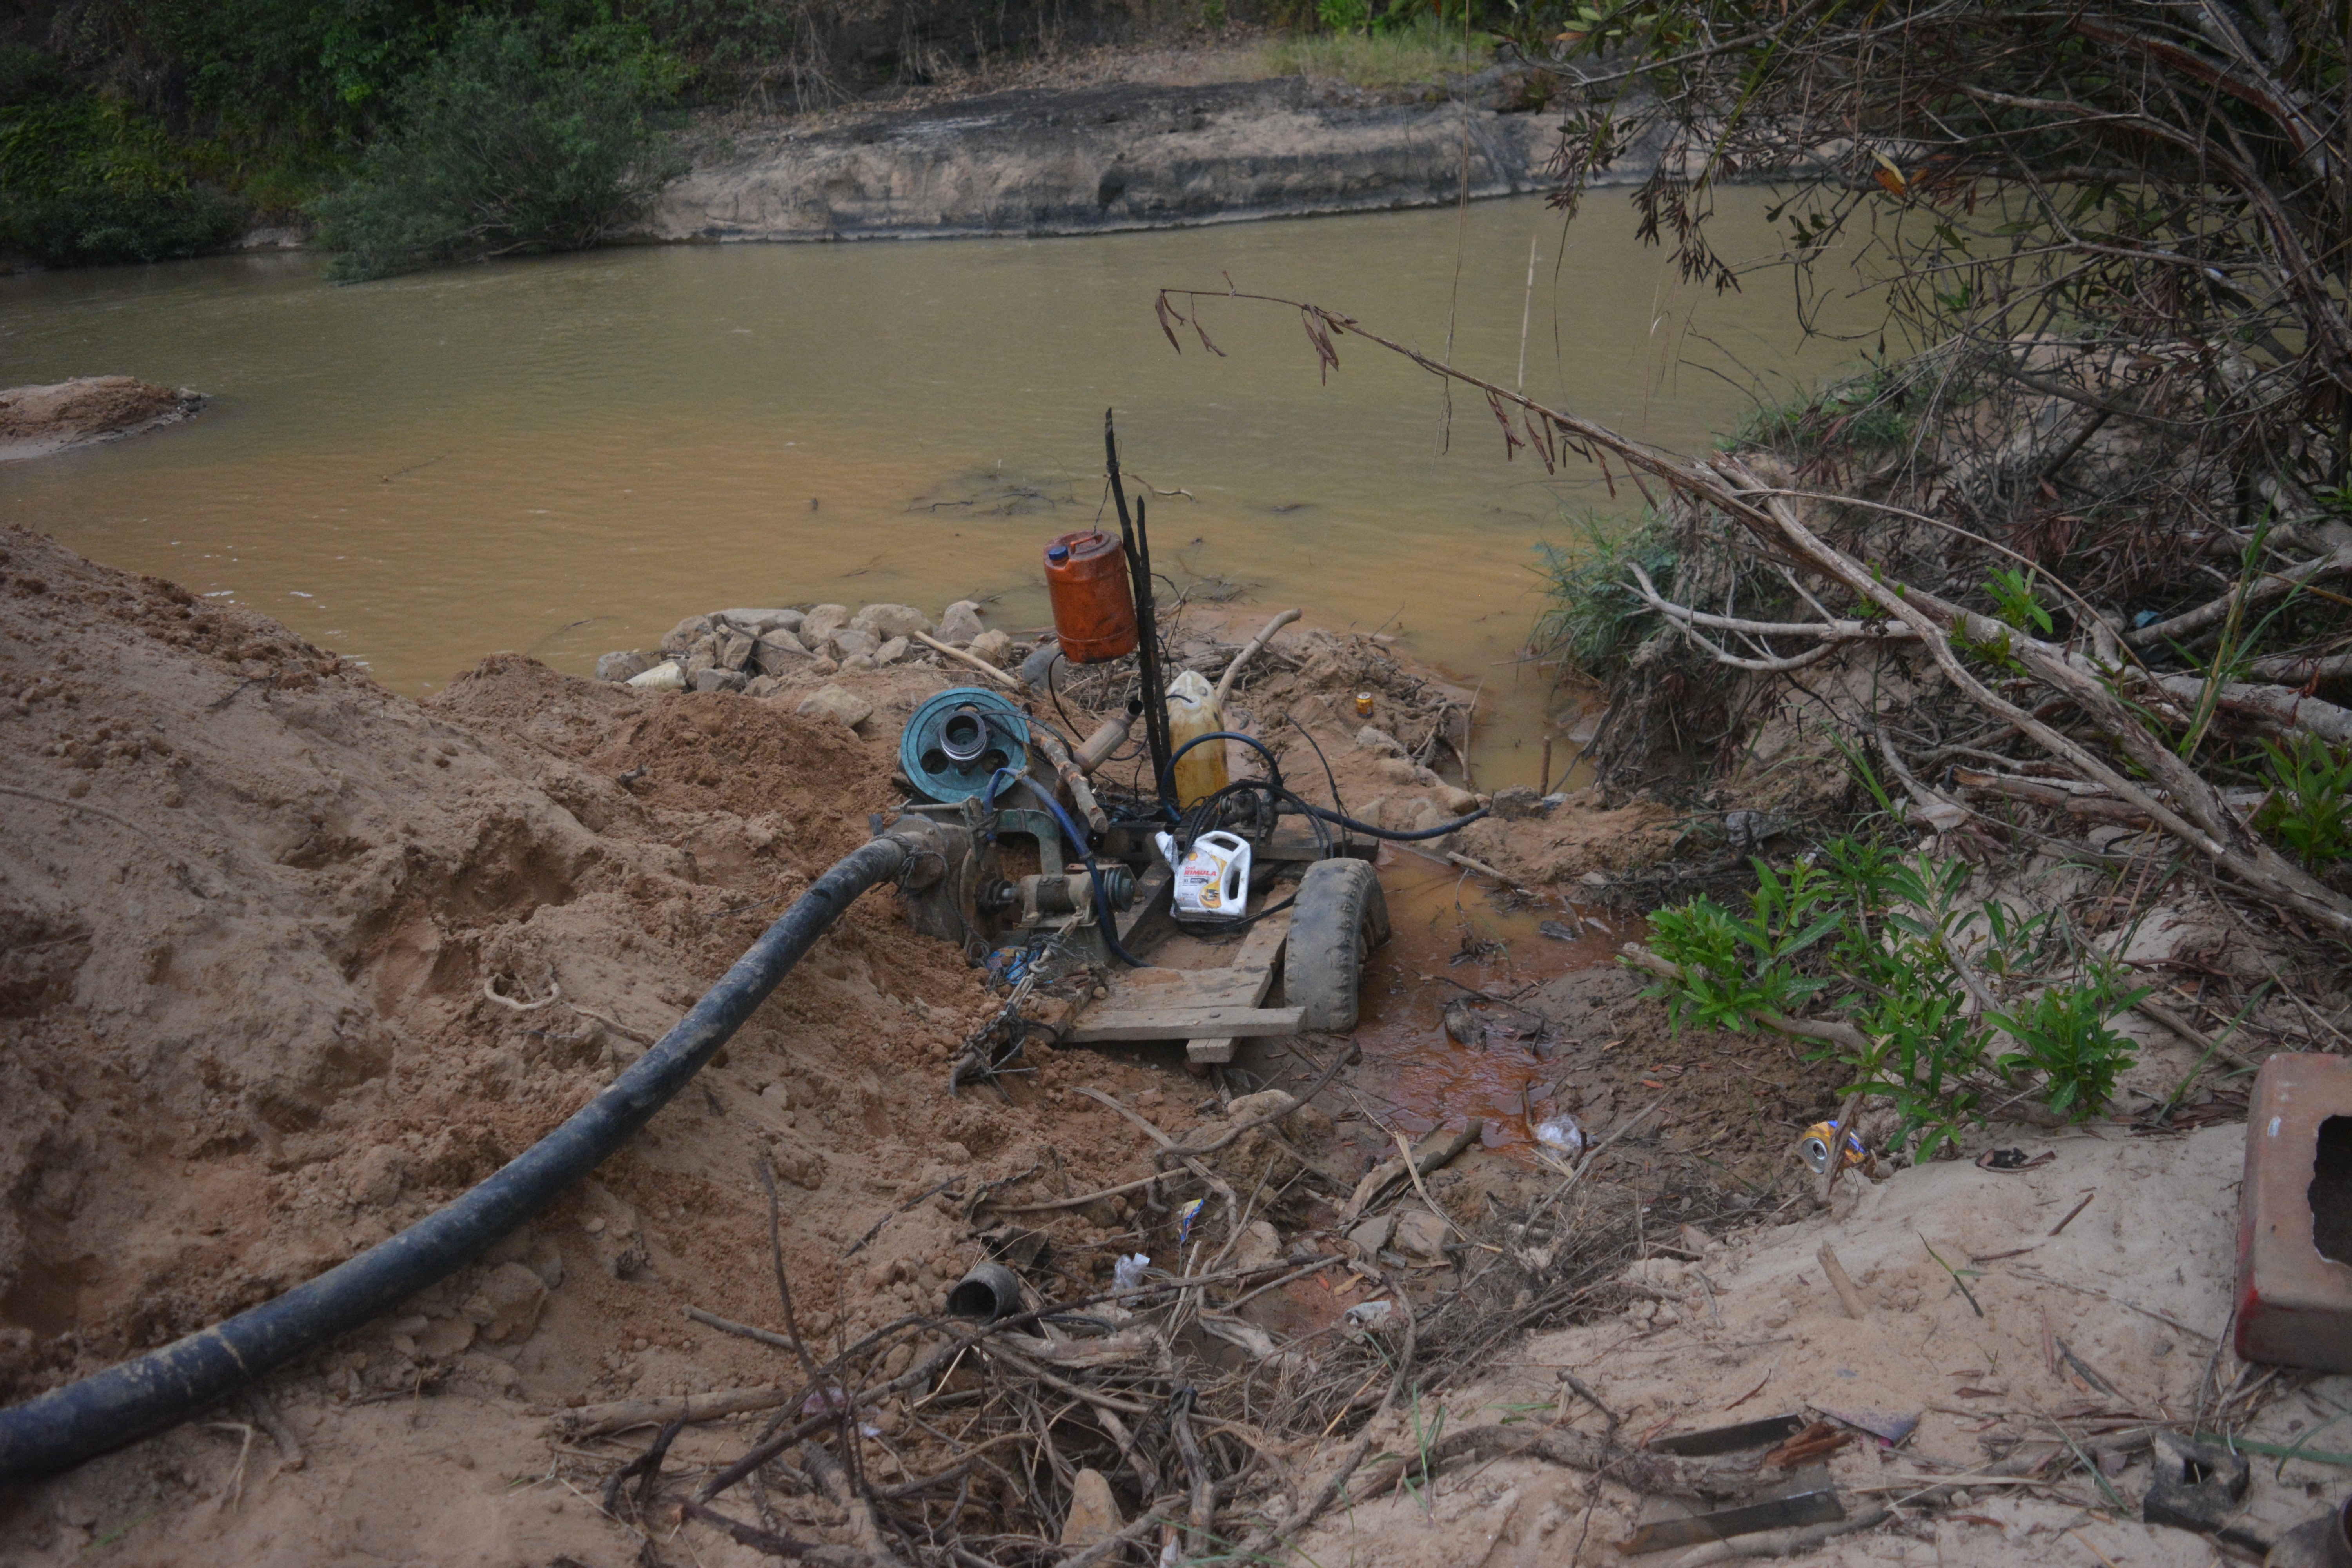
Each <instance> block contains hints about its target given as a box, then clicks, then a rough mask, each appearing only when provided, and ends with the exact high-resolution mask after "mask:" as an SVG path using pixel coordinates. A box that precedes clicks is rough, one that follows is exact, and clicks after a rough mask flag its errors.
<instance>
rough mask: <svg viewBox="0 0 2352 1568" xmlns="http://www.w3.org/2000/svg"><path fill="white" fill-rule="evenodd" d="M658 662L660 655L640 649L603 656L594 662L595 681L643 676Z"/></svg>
mask: <svg viewBox="0 0 2352 1568" xmlns="http://www.w3.org/2000/svg"><path fill="white" fill-rule="evenodd" d="M660 662H661V656H660V655H658V654H651V653H646V651H644V650H643V649H642V648H631V649H629V650H627V651H626V652H623V653H608V654H604V655H602V656H601V657H599V658H597V660H596V679H599V680H612V681H622V680H626V679H629V677H631V676H633V675H643V674H644V673H645V672H646V671H647V670H649V669H651V668H653V667H654V666H655V665H656V664H659V663H660Z"/></svg>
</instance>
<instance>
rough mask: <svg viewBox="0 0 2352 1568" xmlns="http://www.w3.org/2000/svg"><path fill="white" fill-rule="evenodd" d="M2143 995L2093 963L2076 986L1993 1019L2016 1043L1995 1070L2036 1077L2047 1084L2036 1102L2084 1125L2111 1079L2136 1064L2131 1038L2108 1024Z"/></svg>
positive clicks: (2111, 1086)
mask: <svg viewBox="0 0 2352 1568" xmlns="http://www.w3.org/2000/svg"><path fill="white" fill-rule="evenodd" d="M2147 994H2148V988H2147V986H2144V985H2143V986H2139V987H2137V988H2136V989H2132V990H2128V991H2127V990H2126V989H2124V984H2123V973H2122V972H2121V971H2120V970H2118V969H2116V968H2114V967H2111V966H2109V965H2106V964H2096V965H2095V966H2094V967H2093V969H2092V973H2091V975H2090V977H2089V978H2088V979H2087V980H2086V981H2084V982H2083V983H2082V984H2074V985H2053V986H2050V987H2048V988H2047V989H2045V990H2043V991H2042V993H2041V994H2039V995H2037V996H2035V997H2034V998H2033V999H2032V1001H2031V1002H2029V1003H2027V1004H2026V1005H2023V1006H2021V1007H2018V1008H2015V1009H2013V1010H2011V1011H2010V1012H2007V1013H1997V1014H1995V1015H1993V1018H1992V1021H1993V1022H1994V1023H1995V1024H1997V1025H1999V1026H2000V1027H2001V1028H2003V1029H2006V1030H2008V1031H2009V1034H2010V1037H2011V1039H2012V1040H2014V1041H2015V1042H2016V1048H2015V1049H2013V1050H2011V1051H2008V1052H2006V1053H2004V1054H2003V1055H2002V1057H2001V1058H2000V1068H2001V1070H2002V1071H2003V1072H2008V1073H2014V1072H2017V1071H2019V1070H2021V1069H2025V1068H2030V1069H2032V1070H2033V1071H2036V1072H2039V1073H2041V1074H2042V1076H2043V1078H2044V1079H2046V1080H2047V1082H2048V1085H2049V1088H2048V1089H2047V1091H2046V1092H2045V1093H2044V1094H2043V1095H2042V1103H2043V1104H2044V1105H2047V1106H2048V1107H2049V1108H2050V1109H2051V1110H2054V1111H2057V1112H2058V1113H2059V1114H2060V1115H2062V1116H2067V1117H2070V1118H2071V1119H2073V1120H2074V1121H2082V1120H2084V1118H2086V1117H2088V1116H2090V1115H2091V1114H2092V1113H2093V1112H2094V1111H2095V1110H2098V1108H2099V1107H2100V1106H2102V1105H2104V1104H2105V1103H2106V1101H2107V1097H2108V1096H2110V1095H2112V1094H2113V1093H2115V1091H2116V1077H2117V1076H2118V1075H2119V1074H2121V1073H2122V1071H2123V1070H2124V1068H2127V1067H2129V1066H2131V1065H2132V1063H2133V1061H2134V1060H2135V1059H2137V1058H2136V1047H2134V1045H2133V1043H2132V1041H2131V1039H2130V1038H2129V1037H2126V1036H2124V1035H2119V1034H2117V1033H2116V1031H2115V1030H2114V1029H2113V1028H2112V1027H2110V1026H2109V1023H2108V1020H2110V1019H2112V1018H2113V1017H2114V1016H2116V1014H2117V1013H2120V1012H2122V1011H2123V1010H2124V1009H2125V1008H2126V1007H2129V1006H2130V1005H2133V1004H2134V1003H2136V1002H2137V1001H2139V1000H2140V999H2141V998H2142V997H2144V996H2146V995H2147Z"/></svg>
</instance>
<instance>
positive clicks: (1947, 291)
mask: <svg viewBox="0 0 2352 1568" xmlns="http://www.w3.org/2000/svg"><path fill="white" fill-rule="evenodd" d="M1569 37H1570V43H1571V45H1572V49H1573V58H1571V59H1570V61H1569V62H1568V64H1567V65H1566V67H1565V70H1566V71H1567V74H1568V76H1569V78H1570V80H1569V82H1568V88H1569V91H1568V95H1567V96H1568V100H1569V106H1570V131H1569V134H1568V137H1567V141H1566V143H1565V145H1564V149H1563V161H1562V169H1563V175H1562V179H1561V181H1560V184H1559V188H1558V190H1557V191H1556V192H1555V200H1557V201H1558V202H1559V203H1560V204H1562V205H1567V206H1570V207H1573V206H1574V205H1576V203H1577V202H1578V201H1579V200H1580V197H1581V195H1582V194H1583V191H1584V188H1585V184H1586V182H1587V181H1588V180H1589V179H1590V178H1591V175H1592V174H1595V173H1596V172H1598V171H1600V170H1602V169H1605V168H1607V167H1608V166H1609V165H1610V164H1611V163H1613V162H1615V161H1616V160H1618V159H1619V158H1621V157H1622V156H1624V155H1625V154H1626V153H1628V152H1630V151H1632V150H1634V149H1637V148H1638V149H1641V150H1643V152H1644V153H1654V154H1655V155H1656V157H1657V162H1656V166H1655V171H1654V173H1652V174H1650V175H1649V177H1648V178H1647V179H1646V180H1645V181H1644V182H1643V184H1642V185H1641V186H1640V187H1639V189H1638V191H1637V192H1636V193H1635V196H1634V199H1635V201H1636V203H1637V205H1638V206H1639V208H1640V212H1641V221H1642V224H1643V230H1644V232H1645V234H1647V235H1648V236H1649V237H1653V238H1655V239H1660V240H1662V241H1664V242H1667V243H1670V244H1672V245H1673V246H1674V247H1675V253H1676V255H1677V257H1678V258H1679V260H1680V263H1681V267H1682V270H1683V271H1684V273H1685V276H1686V277H1690V278H1694V279H1711V280H1713V281H1714V282H1716V283H1717V286H1718V287H1733V286H1736V285H1737V282H1738V268H1735V267H1734V265H1733V264H1732V263H1731V262H1730V261H1729V260H1728V259H1727V258H1725V257H1723V256H1722V255H1720V254H1718V253H1717V251H1716V250H1714V249H1713V247H1711V246H1710V244H1709V243H1708V219H1709V217H1710V216H1711V208H1712V195H1713V192H1714V189H1715V187H1716V186H1717V184H1720V183H1721V182H1722V181H1724V180H1726V179H1729V178H1733V177H1753V176H1764V175H1772V176H1790V177H1795V178H1801V179H1802V180H1803V181H1805V182H1806V183H1805V184H1804V185H1803V186H1802V188H1801V189H1798V190H1796V191H1795V192H1794V194H1792V195H1790V198H1789V199H1788V200H1787V201H1786V202H1784V203H1783V204H1782V205H1780V207H1779V208H1777V209H1776V211H1777V214H1778V216H1779V217H1780V221H1781V223H1782V224H1783V226H1784V228H1785V232H1786V235H1787V237H1788V239H1789V241H1790V250H1791V254H1792V255H1793V256H1795V257H1796V258H1798V259H1799V260H1800V262H1801V263H1808V262H1813V261H1818V260H1820V259H1822V258H1827V257H1829V256H1831V255H1832V254H1833V253H1841V251H1842V253H1843V254H1848V255H1851V254H1855V253H1859V254H1860V255H1861V256H1862V258H1863V264H1864V267H1865V268H1866V269H1868V270H1869V271H1871V272H1872V273H1873V274H1874V276H1875V277H1876V278H1877V279H1881V280H1883V281H1885V282H1886V283H1887V284H1888V285H1889V286H1890V289H1891V295H1890V298H1891V300H1892V309H1893V311H1894V313H1895V316H1896V318H1897V319H1898V322H1899V326H1900V328H1901V329H1902V331H1903V332H1904V333H1905V335H1906V336H1907V337H1908V338H1909V339H1910V341H1911V342H1914V343H1916V344H1918V345H1923V346H1927V347H1928V348H1929V349H1930V350H1931V351H1932V353H1931V354H1930V356H1929V357H1928V358H1927V361H1926V362H1924V363H1921V364H1920V365H1919V366H1918V367H1917V369H1916V372H1915V374H1914V375H1913V376H1912V378H1911V384H1909V385H1907V386H1906V387H1904V388H1900V389H1895V390H1897V391H1898V392H1900V393H1903V394H1906V401H1907V403H1908V404H1909V405H1910V406H1911V408H1912V410H1913V412H1915V413H1916V412H1918V411H1919V409H1920V405H1923V404H1924V405H1926V413H1927V418H1928V420H1929V422H1930V423H1932V422H1933V421H1934V419H1935V418H1936V417H1937V415H1938V413H1939V412H1945V411H1948V410H1950V409H1953V408H1956V407H1958V406H1960V405H1965V404H1967V403H1969V402H1970V401H1971V400H1973V399H1978V398H1981V397H1984V396H1988V395H1998V396H2000V397H2002V398H2005V399H2006V400H2008V401H2009V402H2011V403H2012V404H2013V403H2015V402H2016V401H2017V400H2019V399H2021V398H2029V397H2042V398H2047V397H2049V396H2052V395H2055V396H2058V397H2061V398H2063V399H2064V400H2065V401H2066V402H2068V403H2071V404H2072V405H2074V408H2075V409H2077V410H2079V411H2080V414H2081V417H2080V418H2079V419H2078V420H2076V421H2074V424H2075V425H2077V426H2082V425H2087V424H2088V423H2089V422H2090V421H2091V420H2092V419H2098V420H2099V421H2101V423H2102V425H2111V426H2114V430H2113V431H2112V432H2110V436H2111V437H2113V436H2116V435H2123V434H2126V433H2127V434H2129V435H2130V436H2131V437H2132V438H2133V439H2134V441H2135V443H2136V444H2137V447H2138V448H2139V449H2140V451H2141V452H2142V453H2143V454H2144V460H2142V461H2140V462H2138V463H2137V465H2136V469H2137V472H2136V475H2135V482H2133V483H2132V484H2130V485H2128V486H2126V487H2125V488H2124V489H2121V490H2117V489H2114V488H2112V487H2105V486H2100V487H2084V488H2081V489H2076V490H2075V491H2074V493H2072V494H2070V493H2068V491H2067V479H2068V478H2069V477H2070V476H2068V475H2067V474H2066V473H2065V472H2063V464H2061V465H2059V468H2060V469H2061V471H2060V472H2058V473H2055V474H2053V473H2051V472H2048V471H2046V468H2027V469H2024V470H2021V471H2018V472H2001V473H1990V474H1985V475H1979V476H1977V479H1979V481H1980V482H1976V483H1972V484H1965V485H1950V486H1947V487H1946V489H1947V491H1948V493H1949V494H1950V495H1952V496H1953V498H1954V499H1956V500H1958V502H1959V503H1960V505H1961V506H1962V507H1963V508H1964V509H1965V510H1969V511H1971V512H1973V513H1974V514H1975V515H1974V519H1973V521H1977V522H1979V523H1991V524H1996V525H1998V526H2000V527H2002V528H2004V529H2014V530H2016V531H2020V532H2021V533H2022V534H2023V535H2024V536H2025V537H2026V539H2027V541H2028V542H2029V544H2030V546H2031V548H2029V550H2028V551H2027V553H2029V554H2032V555H2034V556H2036V557H2037V558H2045V559H2047V558H2063V557H2066V556H2069V555H2074V556H2086V555H2088V554H2091V553H2095V552H2102V551H2105V552H2109V553H2113V554H2115V555H2116V559H2115V560H2113V561H2112V562H2110V563H2108V565H2109V567H2110V570H2109V572H2108V573H2107V576H2106V580H2105V581H2103V582H2099V583H2097V584H2093V586H2094V587H2095V588H2103V589H2107V590H2110V591H2112V590H2113V589H2116V588H2129V587H2131V586H2134V585H2137V584H2142V583H2145V582H2148V581H2152V580H2157V579H2161V578H2162V577H2163V576H2164V575H2165V574H2166V573H2167V572H2168V570H2170V569H2171V568H2172V567H2174V566H2176V565H2177V564H2178V563H2179V561H2180V560H2181V558H2182V557H2181V552H2180V551H2179V549H2178V545H2179V543H2180V542H2181V541H2182V536H2184V535H2198V536H2200V538H2201V537H2202V536H2203V534H2204V533H2205V531H2207V527H2206V525H2208V524H2210V522H2211V521H2214V519H2213V516H2212V513H2213V510H2214V507H2215V505H2216V500H2217V498H2218V504H2219V506H2220V507H2221V510H2222V511H2223V513H2224V521H2227V522H2228V523H2229V524H2231V525H2232V526H2236V527H2239V528H2243V527H2245V526H2246V525H2247V524H2248V522H2249V520H2250V518H2251V515H2252V513H2253V512H2254V511H2255V510H2259V509H2261V508H2263V507H2264V506H2265V505H2270V506H2274V507H2276V508H2278V509H2279V510H2284V511H2287V512H2290V513H2299V514H2305V515H2310V514H2315V513H2316V512H2318V511H2320V510H2322V509H2321V508H2320V507H2319V506H2318V505H2316V504H2315V501H2314V499H2313V498H2314V496H2315V494H2316V493H2317V492H2319V491H2322V490H2324V489H2328V488H2330V487H2335V486H2340V485H2342V484H2343V483H2344V482H2345V477H2346V473H2347V464H2352V97H2347V87H2352V83H2347V45H2352V7H2347V5H2346V4H2345V0H2329V3H2326V4H2294V3H2291V0H2187V3H2182V4H2175V3H2172V0H2063V3H2059V4H2052V3H2049V0H1892V3H1885V4H1874V5H1859V4H1855V3H1853V0H1803V3H1801V4H1798V5H1791V6H1790V7H1788V8H1786V9H1785V11H1783V10H1781V9H1778V8H1769V9H1759V7H1757V6H1754V5H1749V4H1747V3H1746V0H1622V3H1618V4H1610V3H1608V0H1587V3H1585V4H1582V5H1580V20H1579V22H1578V24H1577V25H1576V26H1575V27H1574V28H1572V29H1571V32H1570V36H1569ZM2041 455H2042V457H2044V458H2047V457H2048V456H2049V455H2050V454H2047V453H2043V454H2041ZM2075 456H2079V451H2078V453H2077V454H2075ZM2094 456H2095V453H2094ZM2094 490H2096V492H2097V493H2093V491H2094ZM2053 498H2054V499H2053Z"/></svg>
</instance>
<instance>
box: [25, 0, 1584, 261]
mask: <svg viewBox="0 0 2352 1568" xmlns="http://www.w3.org/2000/svg"><path fill="white" fill-rule="evenodd" d="M1464 3H1465V0H1381V3H1380V4H1379V5H1371V4H1369V3H1368V0H1147V3H1146V4H1145V5H1142V6H1141V7H1135V6H1131V5H1118V6H1116V7H1114V6H1111V5H1108V4H1107V3H1106V0H1077V3H1076V4H1072V3H1071V0H889V3H888V4H886V5H856V6H851V5H845V4H842V3H840V0H793V4H790V5H784V4H779V3H776V0H369V3H368V4H366V5H357V4H351V3H349V0H115V3H114V4H111V5H107V6H104V7H89V6H83V5H71V4H66V3H63V0H33V4H31V5H29V6H27V7H25V8H22V9H20V10H19V11H18V12H17V13H16V14H15V15H13V16H8V17H5V18H0V256H5V257H13V258H29V259H32V260H36V261H38V262H40V263H43V264H45V265H49V266H71V265H78V264H83V263H90V262H119V261H153V260H159V259H163V258H170V257H182V256H192V255H196V254H199V253H202V252H204V251H206V250H212V249H217V248H219V247H223V246H225V245H226V244H228V243H230V242H231V241H232V240H234V239H235V237H236V236H237V234H238V233H239V232H241V231H242V230H243V229H244V228H246V227H247V226H251V225H253V224H255V223H257V222H268V221H269V220H272V219H278V220H284V221H297V220H300V219H304V218H308V219H312V220H315V221H317V222H318V223H320V225H321V226H322V229H323V234H324V237H325V238H326V239H327V241H328V242H329V243H330V244H331V245H332V246H334V247H337V248H339V249H341V251H342V252H343V256H344V259H343V261H342V262H341V266H340V268H339V275H340V276H341V277H343V278H345V279H357V278H364V277H376V276H381V275H383V273H385V272H388V271H396V270H402V269H405V268H411V267H417V266H429V265H436V264H440V263H446V262H450V261H457V260H465V259H469V258H483V257H490V256H503V255H513V254H520V253H527V252H531V251H546V250H558V249H566V248H572V247H579V246H582V245H586V244H590V243H593V241H594V240H595V239H596V238H597V237H599V236H600V235H602V234H603V233H604V232H605V231H606V230H607V229H609V228H610V227H611V226H612V224H613V223H614V221H615V220H617V219H619V218H621V217H624V216H626V215H627V214H628V213H629V212H630V211H631V210H632V209H633V208H635V206H637V205H641V204H642V203H643V201H644V200H645V199H646V197H647V196H648V195H650V194H651V193H652V192H654V191H656V190H657V189H658V188H659V186H660V184H661V183H662V182H663V181H664V180H665V179H666V178H667V177H669V175H670V174H674V173H675V172H676V164H675V162H674V160H673V159H672V157H671V156H670V155H669V154H668V153H667V151H666V150H665V143H666V142H667V137H666V136H665V134H664V132H665V131H666V129H667V127H668V124H669V122H670V121H671V120H672V119H673V118H674V116H675V113H676V111H677V110H683V109H688V108H694V107H719V108H743V109H751V110H762V111H766V110H776V109H780V108H802V109H805V108H811V107H817V106H821V105H825V104H833V103H840V102H845V101H850V100H855V99H856V98H857V97H858V96H860V95H861V94H864V93H866V92H868V91H871V90H874V89H878V88H887V87H890V86H905V85H918V84H921V83H925V82H929V81H930V80H932V79H936V78H937V77H939V76H940V74H941V73H944V72H949V71H952V70H955V69H959V68H966V67H970V66H973V65H984V64H985V63H986V62H988V61H989V60H991V59H995V58H1007V57H1019V56H1026V55H1037V54H1051V53H1052V52H1054V51H1055V50H1056V49H1059V48H1061V47H1065V46H1068V45H1073V44H1080V43H1099V42H1111V41H1117V40H1119V39H1122V38H1127V37H1139V36H1140V37H1181V36H1187V35H1199V34H1203V33H1205V34H1208V35H1211V36H1218V35H1222V34H1223V32H1224V30H1225V29H1227V28H1228V27H1235V26H1238V27H1243V28H1245V29H1270V30H1271V31H1272V32H1273V33H1274V34H1275V35H1276V37H1275V38H1274V39H1273V41H1272V42H1271V43H1269V44H1268V45H1267V46H1266V47H1265V49H1264V50H1263V51H1262V54H1263V60H1264V63H1265V65H1267V66H1270V67H1271V68H1275V69H1276V70H1285V71H1286V70H1300V71H1305V72H1307V73H1309V74H1314V75H1326V76H1340V77H1345V78H1347V79H1350V80H1360V81H1362V82H1365V83H1367V84H1371V85H1383V84H1387V83H1390V82H1393V81H1399V80H1405V79H1428V78H1431V77H1435V76H1443V75H1445V74H1448V73H1451V72H1456V71H1462V70H1469V69H1475V68H1477V67H1478V66H1479V65H1481V64H1483V63H1484V62H1485V60H1486V58H1487V57H1488V56H1490V55H1491V54H1492V53H1493V51H1494V48H1495V45H1496V36H1497V35H1498V33H1500V32H1503V31H1508V32H1511V33H1512V34H1513V36H1514V37H1522V39H1523V41H1525V42H1527V43H1528V44H1530V45H1531V46H1532V45H1534V44H1535V43H1536V42H1537V41H1538V39H1539V38H1540V37H1543V36H1544V35H1543V27H1544V26H1549V23H1546V22H1544V21H1542V20H1541V19H1539V18H1538V10H1540V9H1542V8H1541V7H1531V6H1528V5H1526V4H1525V0H1467V3H1468V4H1469V5H1470V6H1471V8H1472V9H1471V14H1470V15H1469V16H1465V15H1464V12H1463V8H1462V7H1463V5H1464ZM1546 14H1547V15H1549V13H1548V12H1547V13H1546Z"/></svg>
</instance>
